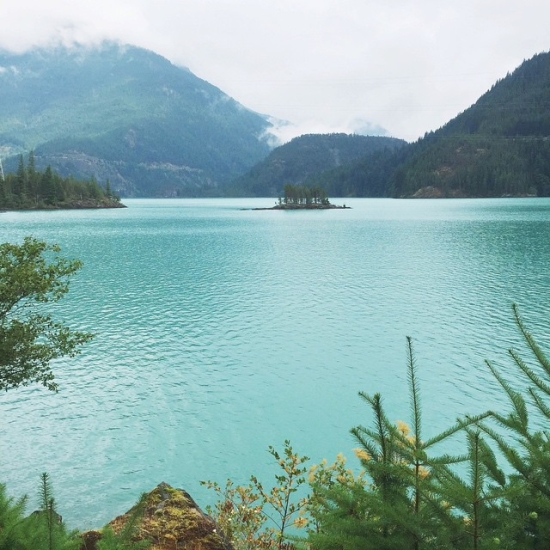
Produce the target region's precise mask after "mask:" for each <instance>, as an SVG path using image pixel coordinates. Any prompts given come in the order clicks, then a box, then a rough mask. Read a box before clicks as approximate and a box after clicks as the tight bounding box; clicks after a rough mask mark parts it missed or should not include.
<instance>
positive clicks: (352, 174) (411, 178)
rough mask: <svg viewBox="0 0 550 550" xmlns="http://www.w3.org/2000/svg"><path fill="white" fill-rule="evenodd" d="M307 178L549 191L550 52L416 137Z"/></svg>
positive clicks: (348, 189)
mask: <svg viewBox="0 0 550 550" xmlns="http://www.w3.org/2000/svg"><path fill="white" fill-rule="evenodd" d="M308 184H310V185H313V184H315V185H322V186H324V187H325V189H326V190H327V192H328V193H329V194H330V195H336V196H347V195H355V196H395V197H401V196H413V195H416V196H443V197H461V196H468V197H500V196H506V195H515V196H519V195H539V196H548V195H550V53H542V54H539V55H536V56H535V57H533V58H532V59H530V60H529V61H525V62H524V63H523V64H522V65H521V66H520V67H518V68H517V69H516V70H515V71H514V72H513V73H512V74H508V75H507V76H506V77H505V78H504V79H502V80H500V81H499V82H497V83H496V84H495V85H494V86H493V87H492V88H491V89H490V90H489V91H488V92H487V93H486V94H484V95H483V96H482V97H481V98H480V99H479V100H478V101H477V102H476V103H475V104H474V105H472V106H471V107H470V108H469V109H467V110H466V111H464V112H463V113H461V114H460V115H458V116H457V117H456V118H454V119H453V120H451V121H450V122H449V123H447V124H446V125H445V126H443V127H442V128H440V129H439V130H437V131H435V132H431V133H429V134H427V135H425V136H424V138H422V139H420V140H418V141H417V142H415V143H412V144H410V145H408V146H407V147H404V148H401V149H399V150H396V151H395V152H393V153H389V152H387V151H386V152H381V153H375V154H374V155H371V156H368V157H364V158H362V159H360V160H359V161H357V162H355V163H352V164H351V165H349V166H344V167H342V168H340V169H338V170H335V171H333V172H331V173H325V174H323V175H321V176H319V177H316V178H312V179H311V180H310V181H309V182H308Z"/></svg>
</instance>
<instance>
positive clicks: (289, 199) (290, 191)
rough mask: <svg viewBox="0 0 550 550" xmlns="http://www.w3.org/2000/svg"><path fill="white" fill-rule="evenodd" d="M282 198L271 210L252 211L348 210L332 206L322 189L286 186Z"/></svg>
mask: <svg viewBox="0 0 550 550" xmlns="http://www.w3.org/2000/svg"><path fill="white" fill-rule="evenodd" d="M283 191H284V196H283V197H279V202H278V203H277V204H276V205H275V206H272V207H271V208H254V210H328V209H331V208H350V207H349V206H346V205H345V204H344V205H342V206H338V205H336V204H332V203H331V202H330V201H329V200H328V198H327V195H326V193H325V190H324V189H323V188H322V187H318V186H313V187H307V186H305V185H292V184H290V183H288V184H286V185H285V186H284V188H283Z"/></svg>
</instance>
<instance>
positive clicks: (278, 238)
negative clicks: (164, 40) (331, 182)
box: [0, 199, 550, 529]
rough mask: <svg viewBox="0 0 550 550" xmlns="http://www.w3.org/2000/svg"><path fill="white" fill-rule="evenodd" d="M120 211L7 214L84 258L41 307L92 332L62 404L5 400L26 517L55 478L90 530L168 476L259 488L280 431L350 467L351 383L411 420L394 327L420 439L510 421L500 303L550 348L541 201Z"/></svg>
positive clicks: (13, 227)
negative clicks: (418, 403)
mask: <svg viewBox="0 0 550 550" xmlns="http://www.w3.org/2000/svg"><path fill="white" fill-rule="evenodd" d="M124 202H125V203H126V204H127V205H128V208H126V209H120V210H97V211H96V210H85V211H64V212H14V213H12V212H8V213H2V214H0V240H1V241H2V242H4V241H12V242H19V241H21V240H22V239H23V237H24V236H25V235H33V236H35V237H37V238H40V239H44V240H46V241H48V242H55V243H58V244H59V245H61V247H62V250H63V254H64V255H66V256H68V257H74V258H80V259H81V260H82V261H83V262H84V267H83V269H82V270H81V271H80V272H79V273H78V274H77V275H76V276H75V277H74V279H73V281H72V284H71V290H70V292H69V294H68V295H67V296H66V297H65V298H64V299H63V300H62V301H61V302H59V303H58V304H56V305H55V306H54V307H53V309H54V313H55V315H56V316H57V317H58V318H61V319H63V320H65V321H66V322H67V323H68V324H69V325H70V326H71V327H73V328H78V329H82V330H88V331H91V332H94V333H95V335H96V336H95V339H94V340H93V341H92V342H91V343H90V344H88V345H87V346H86V347H85V349H84V351H83V353H82V354H81V355H80V356H78V357H77V358H75V359H71V360H62V361H59V362H57V363H55V364H54V371H55V373H56V377H57V380H58V382H59V384H60V392H59V393H58V394H52V393H49V392H47V391H46V390H45V389H42V388H41V387H29V388H24V389H19V390H16V391H11V392H8V393H6V394H4V395H2V396H1V398H0V414H1V418H2V420H1V422H0V461H1V462H0V463H1V466H2V477H1V478H0V479H1V480H2V481H5V482H6V483H7V485H8V491H9V492H10V494H13V495H16V496H19V495H21V494H23V493H27V494H28V495H29V497H30V508H32V507H33V506H34V505H35V501H36V499H35V495H36V494H37V492H38V482H39V476H40V474H41V473H42V472H44V471H47V472H48V473H49V474H50V476H51V480H52V483H53V487H54V493H55V496H56V500H57V502H58V506H59V511H60V513H61V514H62V515H63V517H64V518H65V520H66V521H67V523H68V524H69V526H71V527H77V528H81V529H84V528H93V527H99V526H101V525H103V524H104V523H106V522H107V521H109V520H110V519H112V518H113V517H115V516H116V515H118V514H121V513H123V512H125V511H126V510H127V509H128V508H129V507H130V506H131V505H132V504H134V503H135V501H136V500H137V498H138V497H139V495H140V493H141V492H144V491H148V490H150V489H152V488H153V487H154V486H155V485H157V484H158V483H160V482H161V481H166V482H168V483H170V484H171V485H173V486H176V487H182V488H184V489H186V490H187V491H189V493H190V494H191V495H192V496H193V497H194V498H195V500H197V502H198V503H199V505H201V506H202V507H204V506H205V505H206V504H208V503H212V501H213V498H214V497H213V494H211V493H210V492H208V491H207V490H206V489H204V488H203V487H201V486H200V484H199V482H200V480H206V479H209V480H216V481H218V482H222V483H223V482H224V481H225V479H226V478H227V477H231V478H232V479H234V480H235V481H236V482H246V481H247V480H248V478H249V476H250V475H251V474H255V475H257V476H258V477H259V478H260V479H262V480H263V481H265V482H266V483H268V482H269V481H270V479H271V477H272V476H273V474H274V473H276V469H275V465H274V464H273V463H272V460H271V457H270V456H269V454H268V453H267V447H268V446H269V445H273V446H274V447H276V448H278V449H281V448H282V446H283V442H284V440H285V439H290V441H291V443H292V445H293V447H294V449H295V450H297V451H298V452H300V453H301V454H305V455H308V456H309V457H311V462H312V463H313V462H319V461H320V460H321V459H322V458H327V459H328V460H333V459H334V457H335V456H336V454H337V453H339V452H343V453H344V455H346V456H347V457H348V458H349V463H350V465H351V466H352V467H357V466H358V464H357V462H356V461H355V459H354V457H353V448H354V447H355V446H356V445H355V443H354V441H353V439H352V437H351V435H350V434H349V430H350V428H351V427H353V426H356V425H358V424H369V423H370V422H371V416H370V411H369V409H368V407H367V406H366V404H365V403H363V402H362V401H361V399H360V398H359V397H358V392H359V391H365V392H367V393H370V394H372V393H375V392H380V393H381V394H382V396H383V398H384V401H385V404H386V407H387V410H388V415H389V416H390V418H392V419H395V420H398V419H402V420H405V421H408V419H409V406H408V401H407V371H406V336H411V337H412V338H413V343H414V348H415V352H416V360H417V364H418V374H419V379H420V386H421V393H422V398H423V412H424V423H425V435H426V436H429V435H435V434H436V433H437V432H438V431H440V430H442V429H444V428H446V427H449V426H450V424H452V423H453V422H454V420H455V419H456V418H457V417H458V416H460V415H462V414H466V413H470V414H474V413H478V412H482V411H484V410H487V409H489V408H493V409H499V410H506V399H505V398H504V397H503V395H502V393H501V391H499V389H498V388H497V384H496V383H495V381H494V380H493V379H492V377H491V375H490V373H489V371H488V369H487V367H486V366H485V363H484V360H485V359H490V360H491V361H492V362H494V364H495V365H497V366H498V367H499V368H500V369H501V371H502V372H503V373H504V374H505V376H507V377H508V379H509V380H511V381H514V380H516V379H519V377H518V376H517V372H516V370H515V368H514V367H513V365H512V363H511V360H510V359H509V358H508V356H507V350H508V348H510V347H515V348H517V349H518V350H520V351H522V352H523V350H524V347H523V346H522V344H521V339H520V337H519V335H518V331H517V329H516V327H515V325H514V321H513V317H512V311H511V304H512V303H513V302H515V303H517V304H518V305H519V306H520V311H521V313H522V316H523V318H524V320H525V322H526V324H527V326H528V328H529V329H530V331H531V332H532V333H533V334H534V335H535V337H536V338H537V340H538V341H539V343H540V344H541V345H542V347H543V348H544V349H545V350H547V351H550V330H549V326H550V323H549V319H550V316H549V314H550V299H549V297H550V292H549V291H550V269H549V266H550V199H498V200H489V199H482V200H452V201H450V200H431V201H430V200H415V201H412V200H391V199H345V200H336V199H335V200H333V202H335V203H337V204H340V203H342V202H345V203H346V204H347V205H348V206H351V207H352V208H351V209H346V210H329V211H302V212H284V211H255V210H252V208H254V207H263V206H267V207H269V206H271V205H272V204H273V199H223V200H222V199H205V200H198V199H197V200H191V199H185V200H184V199H182V200H176V199H173V200H162V199H158V200H152V199H151V200H149V199H147V200H145V199H132V200H126V201H124ZM525 356H526V358H528V357H529V356H528V354H527V353H525ZM514 383H515V382H514ZM520 383H521V382H519V381H518V384H520ZM456 444H457V445H458V447H459V449H462V448H463V447H462V441H461V440H458V441H457V443H456Z"/></svg>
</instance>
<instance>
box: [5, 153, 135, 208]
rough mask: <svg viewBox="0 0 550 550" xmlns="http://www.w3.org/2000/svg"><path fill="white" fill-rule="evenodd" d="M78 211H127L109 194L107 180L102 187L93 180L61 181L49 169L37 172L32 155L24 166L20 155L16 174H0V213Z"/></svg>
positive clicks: (64, 179) (30, 154) (67, 178)
mask: <svg viewBox="0 0 550 550" xmlns="http://www.w3.org/2000/svg"><path fill="white" fill-rule="evenodd" d="M0 168H1V164H0ZM81 208H126V207H125V205H124V204H122V203H121V202H120V197H118V196H117V195H116V194H115V193H113V192H112V191H111V185H110V183H109V180H107V181H106V183H105V186H102V185H100V184H99V183H98V182H97V181H96V179H95V178H94V177H93V176H92V177H91V178H90V179H88V180H78V179H76V178H74V177H72V176H67V177H63V176H61V175H59V174H58V173H57V172H55V171H54V170H52V168H51V166H49V165H48V166H47V167H46V169H45V170H44V171H40V170H38V169H37V168H36V166H35V162H34V153H33V151H31V152H30V153H29V158H28V162H27V164H25V162H24V159H23V155H20V157H19V167H18V169H17V172H15V173H7V174H6V175H5V176H4V172H3V170H0V211H6V210H62V209H66V210H69V209H81Z"/></svg>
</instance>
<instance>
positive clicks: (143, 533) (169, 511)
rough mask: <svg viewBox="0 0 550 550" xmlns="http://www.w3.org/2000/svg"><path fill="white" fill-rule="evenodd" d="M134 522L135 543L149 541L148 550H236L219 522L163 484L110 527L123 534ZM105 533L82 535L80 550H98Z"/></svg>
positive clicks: (188, 496)
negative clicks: (130, 523)
mask: <svg viewBox="0 0 550 550" xmlns="http://www.w3.org/2000/svg"><path fill="white" fill-rule="evenodd" d="M133 521H135V524H134V525H135V526H134V529H133V534H132V541H133V542H139V541H148V542H149V543H150V544H151V545H150V546H149V550H233V545H232V544H231V543H230V541H229V540H227V539H226V537H225V536H224V534H223V532H222V531H221V530H220V528H219V527H218V525H217V524H216V522H215V521H214V520H213V519H212V518H211V517H210V516H209V515H207V514H205V513H204V512H203V511H202V510H201V509H200V508H199V506H198V505H197V504H196V502H195V501H194V500H193V499H192V498H191V496H190V495H189V493H187V491H184V490H183V489H175V488H173V487H171V486H170V485H168V484H167V483H164V482H162V483H160V484H159V485H157V487H155V488H154V489H153V490H152V491H151V492H149V493H147V494H145V495H143V497H142V498H141V499H140V502H139V503H138V504H136V506H134V507H133V508H131V509H130V510H128V511H127V512H126V513H124V514H122V515H121V516H118V517H116V518H115V519H113V520H112V521H111V522H109V523H108V526H109V527H111V528H112V529H113V531H114V532H115V533H120V532H121V531H122V530H123V529H124V528H125V526H127V525H128V524H129V522H133ZM102 536H103V535H102V531H101V530H97V531H87V532H85V533H82V545H81V547H80V550H97V546H98V541H100V540H101V538H102Z"/></svg>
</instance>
